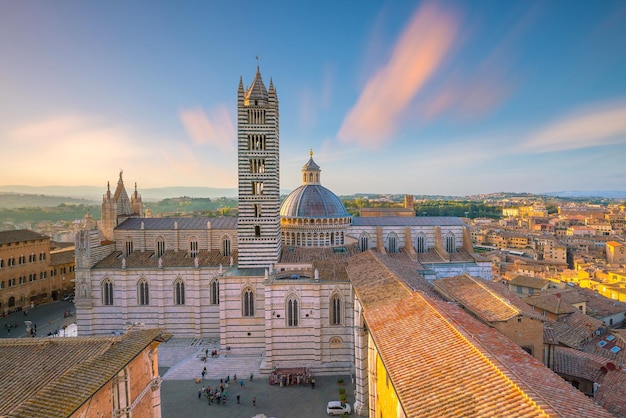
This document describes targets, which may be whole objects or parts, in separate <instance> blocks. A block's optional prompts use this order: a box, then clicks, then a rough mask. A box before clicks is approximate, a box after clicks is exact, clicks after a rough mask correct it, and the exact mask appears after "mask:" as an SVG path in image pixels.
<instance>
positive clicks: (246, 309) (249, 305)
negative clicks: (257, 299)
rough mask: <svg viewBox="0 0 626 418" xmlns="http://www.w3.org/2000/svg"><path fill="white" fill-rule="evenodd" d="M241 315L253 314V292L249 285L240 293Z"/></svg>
mask: <svg viewBox="0 0 626 418" xmlns="http://www.w3.org/2000/svg"><path fill="white" fill-rule="evenodd" d="M241 305H242V306H241V314H242V316H254V292H253V291H252V289H250V288H249V287H248V288H246V289H245V290H244V291H243V293H242V294H241Z"/></svg>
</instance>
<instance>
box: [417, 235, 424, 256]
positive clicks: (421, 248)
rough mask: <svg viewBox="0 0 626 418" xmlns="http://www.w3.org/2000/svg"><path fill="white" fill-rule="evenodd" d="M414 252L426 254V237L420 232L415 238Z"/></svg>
mask: <svg viewBox="0 0 626 418" xmlns="http://www.w3.org/2000/svg"><path fill="white" fill-rule="evenodd" d="M415 251H417V252H418V253H425V252H426V237H425V236H424V234H423V233H421V232H420V233H419V234H418V235H417V237H416V238H415Z"/></svg>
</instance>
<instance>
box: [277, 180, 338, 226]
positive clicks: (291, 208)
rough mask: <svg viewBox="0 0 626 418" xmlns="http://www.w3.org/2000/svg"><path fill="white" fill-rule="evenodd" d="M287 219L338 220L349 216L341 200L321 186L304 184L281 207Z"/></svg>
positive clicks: (281, 214) (283, 215)
mask: <svg viewBox="0 0 626 418" xmlns="http://www.w3.org/2000/svg"><path fill="white" fill-rule="evenodd" d="M280 216H281V217H285V218H337V217H344V216H348V213H347V212H346V208H345V207H344V206H343V203H341V200H339V198H338V197H337V196H336V195H335V194H334V193H333V192H331V191H330V190H328V189H327V188H326V187H324V186H322V185H320V184H303V185H302V186H300V187H298V188H297V189H296V190H294V191H293V192H291V193H290V194H289V196H287V198H286V199H285V200H284V201H283V203H282V205H281V206H280Z"/></svg>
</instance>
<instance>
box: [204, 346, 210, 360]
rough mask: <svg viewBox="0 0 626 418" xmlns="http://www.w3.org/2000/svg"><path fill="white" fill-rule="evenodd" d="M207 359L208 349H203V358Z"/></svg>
mask: <svg viewBox="0 0 626 418" xmlns="http://www.w3.org/2000/svg"><path fill="white" fill-rule="evenodd" d="M207 357H209V349H208V348H205V349H204V358H205V359H206V358H207Z"/></svg>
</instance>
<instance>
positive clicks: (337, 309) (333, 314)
mask: <svg viewBox="0 0 626 418" xmlns="http://www.w3.org/2000/svg"><path fill="white" fill-rule="evenodd" d="M341 312H342V311H341V298H340V297H339V295H334V296H333V297H332V298H331V300H330V325H341V323H342V320H343V315H342V314H341Z"/></svg>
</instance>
